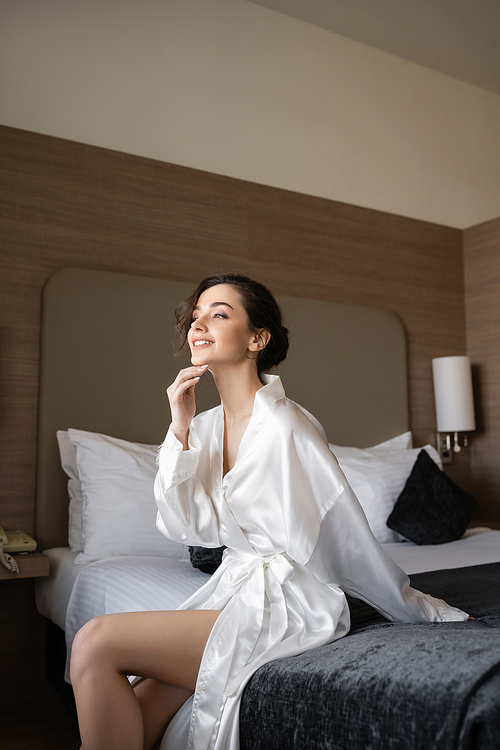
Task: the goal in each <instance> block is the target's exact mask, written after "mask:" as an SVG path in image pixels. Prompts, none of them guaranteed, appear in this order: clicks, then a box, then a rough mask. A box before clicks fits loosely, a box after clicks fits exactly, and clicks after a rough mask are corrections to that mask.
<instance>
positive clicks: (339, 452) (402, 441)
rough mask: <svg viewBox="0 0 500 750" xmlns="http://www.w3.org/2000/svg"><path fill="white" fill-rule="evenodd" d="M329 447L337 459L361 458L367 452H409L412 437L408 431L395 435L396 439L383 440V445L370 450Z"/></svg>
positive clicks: (340, 446) (341, 446)
mask: <svg viewBox="0 0 500 750" xmlns="http://www.w3.org/2000/svg"><path fill="white" fill-rule="evenodd" d="M329 446H330V450H331V451H332V453H334V454H335V455H336V457H337V459H338V458H339V457H340V456H341V457H342V458H344V457H345V456H363V455H365V454H366V453H367V452H368V453H379V452H380V451H399V450H409V449H410V448H413V436H412V434H411V432H410V431H409V432H403V433H402V434H401V435H396V437H393V438H390V439H389V440H384V442H383V443H379V444H378V445H372V446H371V448H354V447H352V446H350V445H349V446H348V445H335V444H334V443H329Z"/></svg>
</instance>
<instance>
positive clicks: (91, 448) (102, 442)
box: [68, 429, 188, 564]
mask: <svg viewBox="0 0 500 750" xmlns="http://www.w3.org/2000/svg"><path fill="white" fill-rule="evenodd" d="M68 435H69V438H70V440H71V442H72V444H73V445H74V446H75V448H76V461H77V468H78V475H79V478H80V482H81V494H82V498H83V512H82V537H83V539H82V541H83V551H82V552H80V554H79V555H77V557H76V559H75V563H76V564H81V563H84V562H91V561H94V560H102V559H104V558H106V557H114V556H116V555H145V556H163V557H173V558H175V559H178V560H181V559H187V558H188V551H187V547H185V546H184V545H183V544H180V543H178V542H172V541H170V540H169V539H167V538H166V537H164V536H163V534H162V533H161V532H160V531H158V529H157V528H156V510H157V509H156V503H155V499H154V494H153V482H154V478H155V475H156V471H157V466H156V453H157V446H153V445H142V444H140V443H129V442H128V441H126V440H120V439H118V438H113V437H109V436H108V435H100V434H98V433H94V432H85V431H83V430H74V429H69V430H68Z"/></svg>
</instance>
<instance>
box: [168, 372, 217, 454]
mask: <svg viewBox="0 0 500 750" xmlns="http://www.w3.org/2000/svg"><path fill="white" fill-rule="evenodd" d="M206 368H207V365H202V366H201V367H186V368H185V369H184V370H181V371H180V372H179V374H178V375H177V377H176V379H175V380H174V382H173V383H172V385H170V386H169V387H168V388H167V396H168V400H169V403H170V411H171V413H172V429H173V431H174V435H175V437H176V438H177V439H178V440H180V441H181V443H182V445H183V447H184V450H187V449H188V432H189V425H190V424H191V420H192V419H193V417H194V415H195V413H196V399H195V395H194V387H195V385H196V383H198V382H199V380H200V378H201V376H202V375H203V373H204V372H205V370H206Z"/></svg>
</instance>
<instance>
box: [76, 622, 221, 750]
mask: <svg viewBox="0 0 500 750" xmlns="http://www.w3.org/2000/svg"><path fill="white" fill-rule="evenodd" d="M219 614H220V612H218V611H213V610H180V611H179V610H176V611H173V612H129V613H123V614H117V615H105V616H103V617H97V618H95V619H94V620H91V621H90V622H88V623H87V624H86V625H85V626H84V627H83V628H82V629H81V630H80V631H79V632H78V633H77V635H76V637H75V640H74V643H73V648H72V656H71V681H72V683H73V688H74V692H75V698H76V706H77V710H78V720H79V724H80V734H81V738H82V747H83V749H84V750H143V748H144V747H146V748H147V747H152V745H153V744H154V743H155V742H156V741H157V740H158V739H159V738H160V737H161V732H162V731H163V730H164V729H165V728H166V726H167V724H168V723H169V721H170V719H171V718H172V716H173V715H174V714H175V713H176V711H177V710H178V709H179V708H180V706H181V705H182V704H183V703H184V702H185V701H186V700H187V698H188V697H189V696H190V694H191V693H192V692H193V690H194V688H195V685H196V679H197V676H198V671H199V668H200V662H201V657H202V655H203V651H204V649H205V645H206V642H207V639H208V636H209V635H210V632H211V630H212V628H213V626H214V624H215V621H216V619H217V617H218V616H219ZM128 674H134V675H140V676H142V677H147V678H150V679H148V680H144V681H143V683H142V684H141V685H138V686H137V688H136V692H134V689H133V688H132V686H131V685H130V683H129V681H128V679H127V677H126V675H128ZM146 742H147V744H145V743H146Z"/></svg>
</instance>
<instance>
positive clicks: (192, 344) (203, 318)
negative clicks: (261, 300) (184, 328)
mask: <svg viewBox="0 0 500 750" xmlns="http://www.w3.org/2000/svg"><path fill="white" fill-rule="evenodd" d="M188 344H189V348H190V349H191V362H192V363H193V365H208V369H210V370H213V368H217V367H218V366H221V365H224V366H228V365H229V366H232V365H237V364H241V363H248V362H249V357H250V358H252V359H254V358H255V357H256V356H257V353H258V351H259V350H260V349H261V348H262V340H261V338H260V337H259V335H258V334H256V333H254V332H252V331H250V330H249V328H248V317H247V313H246V310H245V308H244V307H243V303H242V299H241V297H240V295H239V293H238V292H237V290H236V289H235V287H233V286H231V284H218V285H217V286H212V287H210V288H209V289H206V290H205V291H204V292H203V293H202V294H201V295H200V297H199V298H198V301H197V303H196V306H195V308H194V310H193V321H192V324H191V328H190V330H189V333H188Z"/></svg>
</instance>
